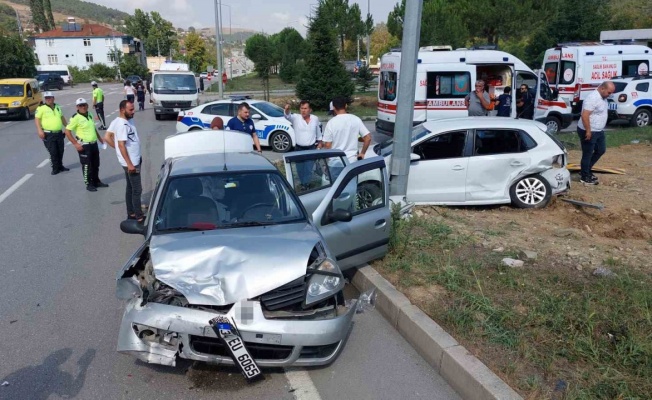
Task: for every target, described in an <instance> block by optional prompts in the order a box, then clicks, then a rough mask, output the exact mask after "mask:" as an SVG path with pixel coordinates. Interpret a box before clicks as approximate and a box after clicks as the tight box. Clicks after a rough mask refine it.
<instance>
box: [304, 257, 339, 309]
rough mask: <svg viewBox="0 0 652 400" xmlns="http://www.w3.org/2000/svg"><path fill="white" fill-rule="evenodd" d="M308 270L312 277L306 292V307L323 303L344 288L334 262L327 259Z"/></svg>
mask: <svg viewBox="0 0 652 400" xmlns="http://www.w3.org/2000/svg"><path fill="white" fill-rule="evenodd" d="M308 269H309V272H311V273H312V276H311V277H310V281H308V289H307V290H306V306H308V305H311V304H314V303H318V302H320V301H323V300H324V299H327V298H329V297H331V296H333V295H335V294H336V293H337V292H339V291H340V290H342V288H343V287H344V277H343V276H342V272H341V271H340V268H339V267H338V266H337V264H335V262H334V261H332V260H330V259H328V258H327V259H324V260H323V261H321V262H320V263H319V264H318V265H317V266H316V267H312V268H311V267H308Z"/></svg>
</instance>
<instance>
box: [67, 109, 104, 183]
mask: <svg viewBox="0 0 652 400" xmlns="http://www.w3.org/2000/svg"><path fill="white" fill-rule="evenodd" d="M75 104H76V105H77V112H76V113H75V115H73V116H72V118H70V122H69V123H68V126H66V137H67V138H68V140H70V143H72V145H73V146H75V148H76V149H77V151H78V152H79V162H80V163H81V165H82V173H83V175H84V183H85V184H86V190H88V191H89V192H97V188H98V187H109V185H107V184H106V183H103V182H101V181H100V178H99V176H98V174H99V171H100V149H99V148H98V147H97V141H98V140H99V141H100V143H102V144H104V140H103V139H102V138H101V137H100V135H99V134H98V133H97V130H96V129H95V122H93V114H91V113H90V112H88V102H87V101H86V100H85V99H83V98H79V99H77V101H76V102H75ZM73 131H74V132H75V135H74V136H73V134H72V132H73Z"/></svg>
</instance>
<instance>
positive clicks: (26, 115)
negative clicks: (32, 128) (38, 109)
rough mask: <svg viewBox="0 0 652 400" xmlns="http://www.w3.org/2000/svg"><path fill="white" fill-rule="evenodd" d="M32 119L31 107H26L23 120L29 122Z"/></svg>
mask: <svg viewBox="0 0 652 400" xmlns="http://www.w3.org/2000/svg"><path fill="white" fill-rule="evenodd" d="M31 117H32V114H30V113H29V107H25V111H23V119H24V120H25V121H27V120H28V119H30V118H31Z"/></svg>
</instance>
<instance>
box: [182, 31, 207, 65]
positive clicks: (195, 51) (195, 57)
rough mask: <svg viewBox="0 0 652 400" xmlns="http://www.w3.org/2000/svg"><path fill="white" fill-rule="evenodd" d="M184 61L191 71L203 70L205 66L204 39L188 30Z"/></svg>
mask: <svg viewBox="0 0 652 400" xmlns="http://www.w3.org/2000/svg"><path fill="white" fill-rule="evenodd" d="M185 43H186V61H187V62H188V66H189V67H190V70H191V71H204V70H206V66H207V55H208V52H207V51H206V44H205V43H204V40H203V39H202V38H201V36H199V35H198V34H197V33H195V32H190V33H188V35H187V36H186V40H185Z"/></svg>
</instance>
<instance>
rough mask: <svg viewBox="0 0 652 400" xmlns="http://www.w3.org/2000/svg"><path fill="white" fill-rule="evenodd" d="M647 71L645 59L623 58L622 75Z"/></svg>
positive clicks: (648, 66)
mask: <svg viewBox="0 0 652 400" xmlns="http://www.w3.org/2000/svg"><path fill="white" fill-rule="evenodd" d="M649 71H650V63H649V62H648V61H647V60H627V61H624V60H623V76H636V75H647V74H648V72H649Z"/></svg>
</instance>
